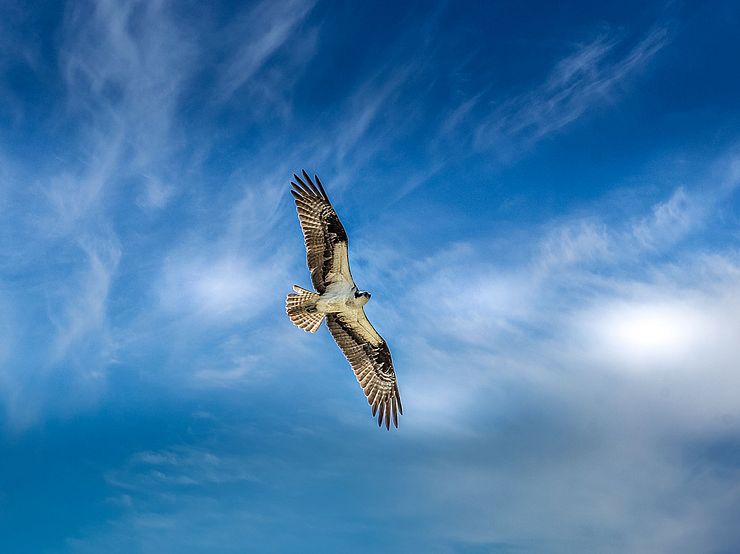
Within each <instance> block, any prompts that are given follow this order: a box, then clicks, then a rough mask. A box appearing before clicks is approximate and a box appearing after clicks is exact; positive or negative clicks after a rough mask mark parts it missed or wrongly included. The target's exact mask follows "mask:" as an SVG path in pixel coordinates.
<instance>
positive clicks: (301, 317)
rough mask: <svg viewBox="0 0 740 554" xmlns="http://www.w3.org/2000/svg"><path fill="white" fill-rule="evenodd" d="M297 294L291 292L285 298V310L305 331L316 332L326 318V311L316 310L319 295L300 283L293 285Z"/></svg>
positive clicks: (295, 323) (294, 322)
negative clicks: (300, 285)
mask: <svg viewBox="0 0 740 554" xmlns="http://www.w3.org/2000/svg"><path fill="white" fill-rule="evenodd" d="M293 290H294V291H295V292H296V294H289V295H288V296H287V298H286V299H285V311H286V312H288V317H289V318H290V320H291V321H292V322H293V324H294V325H297V326H298V327H300V328H301V329H303V330H304V331H308V332H309V333H315V332H316V331H318V329H319V326H320V325H321V322H322V321H323V320H324V315H325V314H324V313H322V312H319V311H317V310H316V301H317V300H318V299H319V295H318V294H317V293H315V292H311V291H309V290H306V289H304V288H301V287H299V286H298V285H293Z"/></svg>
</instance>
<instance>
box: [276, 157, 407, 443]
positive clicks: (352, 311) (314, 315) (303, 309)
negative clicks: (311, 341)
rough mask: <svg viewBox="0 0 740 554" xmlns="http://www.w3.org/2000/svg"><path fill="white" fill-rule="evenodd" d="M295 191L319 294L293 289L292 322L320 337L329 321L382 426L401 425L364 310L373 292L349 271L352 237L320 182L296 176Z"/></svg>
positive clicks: (386, 365)
mask: <svg viewBox="0 0 740 554" xmlns="http://www.w3.org/2000/svg"><path fill="white" fill-rule="evenodd" d="M293 179H294V180H293V181H292V182H291V185H293V188H292V190H291V191H290V192H291V194H292V195H293V197H294V198H295V204H296V209H297V210H298V219H299V221H300V223H301V229H302V230H303V238H304V240H305V242H306V258H307V261H308V269H309V270H310V271H311V281H312V282H313V287H314V289H316V292H312V291H309V290H306V289H304V288H301V287H299V286H298V285H293V290H294V291H295V293H294V294H289V295H288V297H287V298H286V300H285V310H286V311H287V312H288V317H289V318H290V320H291V321H292V322H293V323H294V324H295V325H297V326H298V327H300V328H301V329H303V330H304V331H308V332H310V333H315V332H316V331H317V330H318V329H319V326H320V325H321V322H322V321H323V320H324V319H326V325H327V327H329V331H330V332H331V334H332V336H333V337H334V340H335V341H336V343H337V345H338V346H339V348H340V349H341V350H342V352H343V353H344V356H345V357H346V358H347V360H348V361H349V363H350V365H351V366H352V370H353V371H354V372H355V376H356V377H357V381H358V382H359V383H360V386H361V387H362V390H363V391H364V393H365V396H366V397H367V401H368V403H369V404H370V406H371V407H372V414H373V417H375V416H376V414H377V416H378V426H381V425H383V424H384V423H385V427H386V429H390V426H391V419H392V420H393V425H395V426H396V427H398V415H399V414H403V407H402V406H401V396H400V394H399V392H398V384H397V383H396V373H395V371H394V370H393V360H392V359H391V352H390V350H389V349H388V345H387V344H386V342H385V341H384V340H383V337H381V336H380V335H379V334H378V332H377V331H376V330H375V328H374V327H373V326H372V325H371V324H370V321H368V319H367V316H366V315H365V310H364V309H363V306H364V305H365V304H367V302H368V300H370V293H369V292H366V291H362V290H358V288H357V286H356V285H355V282H354V280H353V279H352V274H351V273H350V270H349V253H348V250H347V233H346V231H345V230H344V227H343V226H342V223H341V222H340V221H339V216H337V212H335V211H334V208H333V207H332V205H331V202H329V197H328V196H327V195H326V191H325V190H324V187H323V185H322V184H321V181H319V178H318V176H316V175H314V181H315V182H314V181H312V180H311V178H310V177H309V176H308V173H306V172H305V170H304V171H303V179H301V178H300V177H298V175H295V174H294V175H293Z"/></svg>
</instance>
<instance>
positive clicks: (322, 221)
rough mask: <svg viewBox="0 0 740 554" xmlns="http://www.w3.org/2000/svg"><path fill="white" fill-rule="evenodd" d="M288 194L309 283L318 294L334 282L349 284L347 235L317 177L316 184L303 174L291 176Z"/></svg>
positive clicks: (350, 275) (350, 280)
mask: <svg viewBox="0 0 740 554" xmlns="http://www.w3.org/2000/svg"><path fill="white" fill-rule="evenodd" d="M293 178H294V179H295V181H293V182H291V185H293V189H292V190H291V191H290V192H291V194H292V195H293V196H294V197H295V204H296V209H297V210H298V219H299V220H300V222H301V229H303V238H304V239H305V242H306V260H307V262H308V269H309V270H310V271H311V281H312V282H313V286H314V288H315V289H316V291H317V292H319V293H324V292H325V291H326V287H327V286H328V285H330V284H331V283H332V282H334V281H336V280H338V279H344V280H345V281H347V282H349V283H351V284H352V285H353V286H354V282H353V281H352V274H351V273H350V271H349V257H348V254H347V233H346V232H345V230H344V227H343V226H342V222H341V221H339V216H337V212H335V211H334V208H333V207H332V205H331V202H329V197H328V196H327V195H326V191H324V187H323V186H322V185H321V181H319V178H318V176H314V178H315V179H316V184H314V182H313V181H312V180H311V178H310V177H309V176H308V173H306V172H305V171H304V172H303V179H301V178H300V177H298V175H293Z"/></svg>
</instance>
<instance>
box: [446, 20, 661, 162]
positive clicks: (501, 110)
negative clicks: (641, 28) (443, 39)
mask: <svg viewBox="0 0 740 554" xmlns="http://www.w3.org/2000/svg"><path fill="white" fill-rule="evenodd" d="M669 41H670V29H669V27H666V26H663V25H658V26H656V27H655V28H653V29H651V30H649V31H648V32H647V34H646V35H644V36H643V37H642V38H640V39H639V40H638V41H637V42H636V43H635V44H634V45H632V46H630V45H629V42H628V41H627V39H625V38H620V37H619V36H618V35H616V34H615V33H608V34H603V35H600V36H598V37H597V38H596V39H594V40H593V41H591V42H589V43H587V44H585V45H582V46H580V47H578V48H577V49H576V50H575V51H574V52H573V53H571V54H569V55H568V56H566V57H564V58H562V59H561V60H559V61H558V62H556V63H555V65H554V67H553V68H552V70H551V71H550V74H549V75H548V76H547V77H546V78H545V80H544V81H542V82H541V83H540V84H538V85H535V86H534V87H532V88H531V89H530V90H527V91H524V92H521V93H518V94H513V95H511V96H509V97H503V98H501V97H500V96H498V97H497V96H496V95H492V93H488V94H486V95H483V94H479V95H476V96H474V97H473V98H470V99H468V100H466V101H465V102H464V103H463V104H461V105H460V106H459V107H458V108H457V109H456V110H455V111H453V112H452V113H451V114H450V116H448V118H447V119H446V120H445V123H444V125H443V129H446V130H449V129H452V128H454V127H456V126H458V125H460V124H461V123H462V122H464V121H465V120H466V119H468V118H470V117H471V116H473V115H476V116H479V115H481V111H480V107H477V109H476V104H481V103H482V102H484V101H486V102H488V103H492V104H493V105H494V108H493V109H492V110H490V111H488V113H486V114H484V115H483V117H482V118H481V119H479V122H478V123H477V127H476V129H475V132H474V135H473V145H474V146H475V147H476V148H478V149H483V148H485V149H490V148H493V149H496V150H497V151H501V152H504V153H507V154H506V155H507V157H510V156H512V155H513V154H514V152H519V153H521V151H522V150H524V149H529V148H531V147H532V146H533V145H535V144H536V143H538V142H539V141H540V140H542V139H543V138H545V137H547V136H549V135H551V134H553V133H556V132H558V131H560V130H561V129H563V128H564V127H566V126H567V125H569V124H570V123H572V122H574V121H576V120H577V119H579V118H580V117H582V116H584V115H585V114H587V113H588V112H589V111H591V110H593V109H597V108H599V107H600V106H603V105H605V104H610V103H613V102H614V101H615V100H616V99H617V98H618V97H619V95H620V93H621V91H620V88H622V87H626V86H628V79H630V78H632V77H634V76H635V75H637V74H638V73H639V72H640V71H641V70H643V69H644V68H645V67H646V65H647V64H648V63H649V62H650V61H651V60H652V59H653V58H654V57H655V56H656V54H657V53H658V52H659V51H660V50H661V49H663V48H664V47H665V46H666V44H668V43H669Z"/></svg>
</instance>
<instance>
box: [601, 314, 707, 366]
mask: <svg viewBox="0 0 740 554" xmlns="http://www.w3.org/2000/svg"><path fill="white" fill-rule="evenodd" d="M600 327H601V329H600V331H601V335H602V339H603V341H604V342H605V343H606V346H607V348H608V350H609V351H610V354H611V355H613V356H614V357H616V358H617V359H622V360H624V361H629V362H633V363H637V364H645V363H655V362H670V361H674V360H679V359H680V358H681V357H683V356H685V355H686V354H687V353H689V352H690V351H691V350H693V349H694V348H695V347H696V346H697V344H698V341H699V339H700V337H701V336H702V335H703V327H704V326H703V325H702V317H701V314H700V313H698V312H697V311H696V310H693V309H691V308H689V307H686V306H682V305H674V304H639V305H634V304H633V305H619V306H615V307H613V308H612V309H611V310H608V311H607V316H606V317H605V318H604V319H603V323H602V324H601V325H600Z"/></svg>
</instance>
